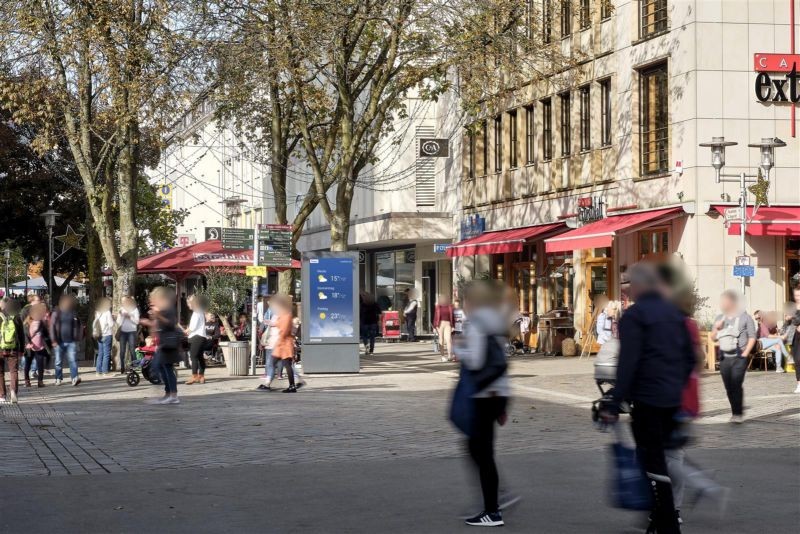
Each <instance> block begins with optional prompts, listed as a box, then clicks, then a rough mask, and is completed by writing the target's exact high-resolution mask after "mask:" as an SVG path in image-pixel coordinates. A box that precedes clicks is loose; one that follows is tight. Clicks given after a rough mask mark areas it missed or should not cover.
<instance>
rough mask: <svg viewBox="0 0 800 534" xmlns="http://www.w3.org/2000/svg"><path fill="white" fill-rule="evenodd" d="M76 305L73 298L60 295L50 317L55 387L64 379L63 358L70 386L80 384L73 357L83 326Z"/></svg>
mask: <svg viewBox="0 0 800 534" xmlns="http://www.w3.org/2000/svg"><path fill="white" fill-rule="evenodd" d="M76 305H77V302H76V301H75V297H73V296H72V295H61V298H60V299H58V308H56V309H55V310H53V313H52V315H51V316H50V341H51V342H52V344H53V349H55V353H56V385H57V386H58V385H60V384H61V382H62V381H63V379H64V371H63V370H62V365H63V361H64V357H66V358H67V363H68V364H69V376H70V378H71V379H72V385H73V386H77V385H78V384H80V383H81V377H80V376H78V362H77V361H76V360H75V355H76V353H77V351H78V343H80V342H81V340H82V339H83V325H82V324H81V320H80V318H79V317H78V314H77V313H76V312H75V308H76ZM42 371H43V370H42Z"/></svg>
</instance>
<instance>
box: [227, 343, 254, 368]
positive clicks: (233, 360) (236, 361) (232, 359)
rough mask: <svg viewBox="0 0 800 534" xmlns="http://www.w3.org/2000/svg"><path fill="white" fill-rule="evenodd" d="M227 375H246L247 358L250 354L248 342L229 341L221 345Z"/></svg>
mask: <svg viewBox="0 0 800 534" xmlns="http://www.w3.org/2000/svg"><path fill="white" fill-rule="evenodd" d="M222 354H223V355H224V356H225V366H226V367H227V368H228V376H247V358H248V357H249V356H250V342H248V341H231V342H229V343H228V344H227V345H222Z"/></svg>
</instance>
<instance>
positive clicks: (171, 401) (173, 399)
mask: <svg viewBox="0 0 800 534" xmlns="http://www.w3.org/2000/svg"><path fill="white" fill-rule="evenodd" d="M180 403H181V400H180V399H179V398H178V397H170V398H169V399H167V402H165V403H164V404H180Z"/></svg>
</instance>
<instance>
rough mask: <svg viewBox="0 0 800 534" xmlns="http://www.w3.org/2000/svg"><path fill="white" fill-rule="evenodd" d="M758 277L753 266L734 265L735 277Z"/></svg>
mask: <svg viewBox="0 0 800 534" xmlns="http://www.w3.org/2000/svg"><path fill="white" fill-rule="evenodd" d="M755 275H756V268H755V267H754V266H752V265H734V266H733V276H738V277H743V278H752V277H754V276H755Z"/></svg>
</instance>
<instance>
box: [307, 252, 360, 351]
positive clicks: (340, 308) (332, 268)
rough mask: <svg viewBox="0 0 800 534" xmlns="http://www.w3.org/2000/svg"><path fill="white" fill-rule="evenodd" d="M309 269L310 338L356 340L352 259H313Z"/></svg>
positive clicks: (310, 261)
mask: <svg viewBox="0 0 800 534" xmlns="http://www.w3.org/2000/svg"><path fill="white" fill-rule="evenodd" d="M308 268H309V287H310V291H309V297H310V298H309V318H308V321H309V324H308V336H309V338H317V339H319V338H329V339H330V338H338V339H342V338H355V337H356V321H355V317H353V299H354V298H355V295H353V259H352V258H312V259H310V260H309V263H308Z"/></svg>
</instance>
